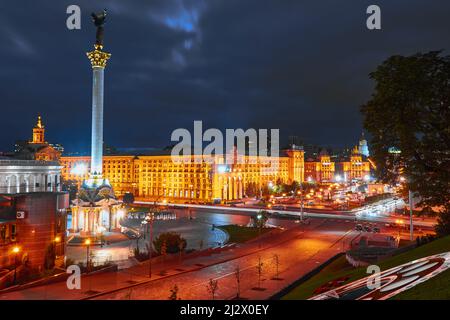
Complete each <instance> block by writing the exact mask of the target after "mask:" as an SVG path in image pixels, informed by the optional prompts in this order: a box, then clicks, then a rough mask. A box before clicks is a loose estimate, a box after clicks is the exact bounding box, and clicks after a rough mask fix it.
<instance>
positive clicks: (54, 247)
mask: <svg viewBox="0 0 450 320" xmlns="http://www.w3.org/2000/svg"><path fill="white" fill-rule="evenodd" d="M60 242H61V237H60V236H56V237H55V239H54V241H53V251H54V253H55V260H56V258H58V255H57V254H56V249H57V244H58V243H60ZM55 262H56V261H55Z"/></svg>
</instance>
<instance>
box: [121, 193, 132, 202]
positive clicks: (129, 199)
mask: <svg viewBox="0 0 450 320" xmlns="http://www.w3.org/2000/svg"><path fill="white" fill-rule="evenodd" d="M123 203H125V204H126V205H130V204H133V203H134V195H133V194H132V193H131V192H127V193H125V194H124V195H123Z"/></svg>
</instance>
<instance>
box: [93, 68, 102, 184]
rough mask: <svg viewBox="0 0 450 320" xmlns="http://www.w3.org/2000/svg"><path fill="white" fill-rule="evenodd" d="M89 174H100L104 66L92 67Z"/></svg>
mask: <svg viewBox="0 0 450 320" xmlns="http://www.w3.org/2000/svg"><path fill="white" fill-rule="evenodd" d="M92 75H93V79H92V80H93V82H92V137H91V174H92V175H97V176H101V175H102V158H103V79H104V68H102V67H93V68H92Z"/></svg>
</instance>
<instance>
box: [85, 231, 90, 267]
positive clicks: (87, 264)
mask: <svg viewBox="0 0 450 320" xmlns="http://www.w3.org/2000/svg"><path fill="white" fill-rule="evenodd" d="M84 244H85V245H86V273H89V271H90V269H91V266H90V261H89V260H90V259H89V249H90V247H91V239H86V241H84Z"/></svg>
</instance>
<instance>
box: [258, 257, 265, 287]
mask: <svg viewBox="0 0 450 320" xmlns="http://www.w3.org/2000/svg"><path fill="white" fill-rule="evenodd" d="M263 266H264V263H263V262H262V261H261V256H258V264H257V265H256V270H257V271H258V288H259V289H261V276H262V272H263Z"/></svg>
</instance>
